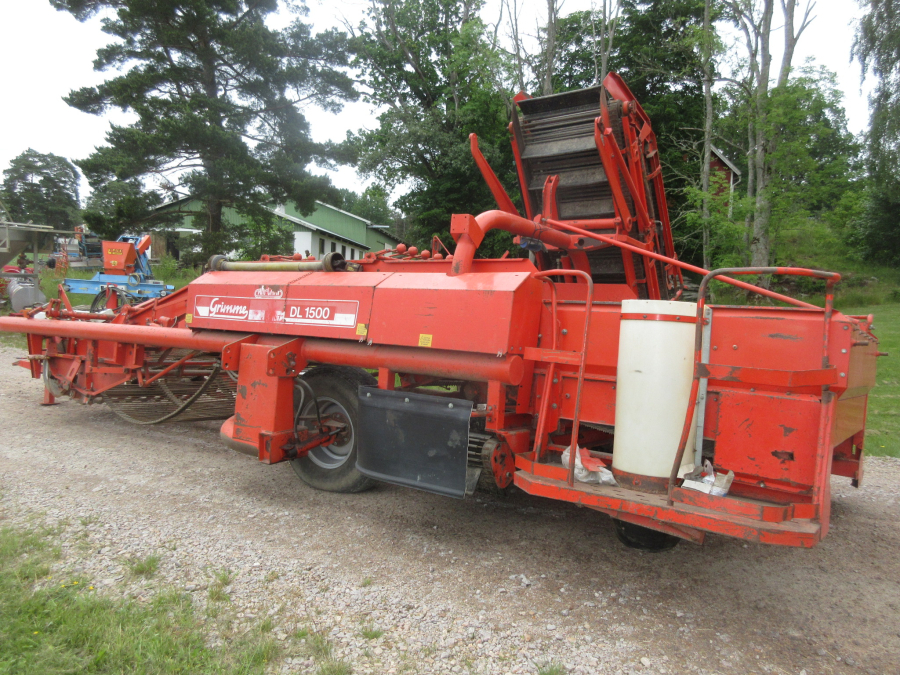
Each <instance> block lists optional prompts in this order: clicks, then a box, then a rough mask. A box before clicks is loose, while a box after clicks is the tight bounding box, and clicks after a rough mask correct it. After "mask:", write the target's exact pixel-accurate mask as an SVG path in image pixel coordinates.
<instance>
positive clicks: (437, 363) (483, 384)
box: [0, 75, 878, 548]
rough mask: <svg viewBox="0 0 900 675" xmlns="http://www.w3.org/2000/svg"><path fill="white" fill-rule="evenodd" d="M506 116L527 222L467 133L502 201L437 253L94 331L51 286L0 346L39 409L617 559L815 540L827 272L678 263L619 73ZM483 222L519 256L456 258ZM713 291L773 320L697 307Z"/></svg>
mask: <svg viewBox="0 0 900 675" xmlns="http://www.w3.org/2000/svg"><path fill="white" fill-rule="evenodd" d="M516 103H517V105H518V110H517V112H516V114H515V115H514V116H513V119H512V122H511V124H510V130H511V135H512V144H513V149H514V154H515V158H516V162H517V168H518V174H519V180H520V183H521V189H522V198H523V202H524V211H525V214H524V216H523V215H520V214H519V213H518V211H517V209H516V207H515V206H514V205H513V202H512V200H511V199H510V198H509V196H508V195H507V193H506V192H505V191H504V189H503V187H502V186H501V185H500V183H499V181H498V180H497V178H496V176H495V175H494V173H493V172H492V170H491V169H490V167H489V166H488V165H487V163H486V162H485V160H484V157H483V156H482V155H481V153H480V152H479V151H478V145H477V138H476V137H474V135H473V137H472V139H471V143H472V154H473V157H474V159H475V161H476V163H477V164H478V166H479V167H480V169H481V172H482V174H483V175H484V178H485V179H486V181H487V183H488V185H489V186H490V188H491V191H492V193H493V194H494V196H495V198H496V201H497V204H498V209H497V210H493V211H488V212H486V213H482V214H480V215H478V216H473V215H468V214H460V215H454V216H453V218H452V223H451V233H452V236H453V239H454V240H455V242H456V248H455V250H454V252H453V253H452V255H451V254H449V253H445V252H443V251H441V250H440V246H439V245H438V243H437V242H435V245H434V246H432V248H433V250H431V251H429V250H423V251H421V252H420V251H418V250H417V249H415V248H406V247H404V246H402V245H401V246H398V247H397V248H396V249H394V250H389V251H380V252H377V253H374V252H373V253H368V254H367V255H366V256H365V257H364V258H363V259H362V260H359V261H353V262H350V261H346V260H343V259H342V258H341V257H340V256H339V255H336V254H334V253H332V254H330V255H329V256H326V258H325V259H324V260H322V261H307V260H301V259H300V257H299V256H294V257H266V256H264V257H263V259H262V260H260V261H257V262H232V261H229V260H227V259H226V258H224V257H222V256H215V257H213V258H212V259H211V260H210V263H209V272H208V273H206V274H204V275H203V276H201V277H200V278H199V279H197V280H196V281H194V282H193V283H191V284H189V285H188V286H187V287H185V288H183V289H181V290H180V291H177V292H175V293H173V294H171V295H170V296H168V297H165V298H157V299H153V300H148V301H146V302H143V303H142V304H140V305H136V306H125V307H122V308H121V310H120V311H118V312H117V313H116V314H115V315H114V316H113V317H109V316H106V315H104V314H95V313H86V312H79V311H75V310H73V309H72V307H71V306H70V304H69V303H68V300H67V298H66V296H65V294H64V293H62V294H61V295H60V298H59V299H55V300H52V301H51V302H50V303H49V304H48V305H47V306H45V307H44V308H42V309H41V310H40V312H38V311H37V310H34V311H29V312H26V313H25V315H24V316H22V317H10V318H3V319H0V329H2V330H4V331H15V332H21V333H27V335H28V347H29V353H30V356H29V357H28V359H26V360H23V361H21V364H22V365H23V366H25V367H27V368H28V369H30V371H31V374H32V376H33V377H35V378H43V382H44V384H45V386H46V392H45V402H52V401H53V399H54V397H58V396H62V395H64V394H68V395H69V396H71V397H73V398H75V399H77V400H80V401H82V402H87V403H90V402H99V401H102V402H104V403H106V404H107V405H109V406H110V407H111V408H112V409H113V410H114V411H116V412H117V413H118V414H119V415H121V416H123V417H125V418H126V419H129V420H131V421H134V422H137V423H139V424H149V423H158V422H165V421H168V420H179V421H183V420H197V419H215V418H219V419H224V423H223V424H222V427H221V435H222V438H223V440H224V441H225V443H227V444H228V445H230V446H231V447H233V448H235V449H238V450H240V451H242V452H246V453H248V454H251V455H253V456H255V457H258V458H259V460H260V461H262V462H264V463H267V464H275V463H278V462H283V461H290V462H291V463H292V465H293V467H294V469H295V470H296V472H297V474H298V475H299V476H300V478H302V479H303V480H304V481H305V482H306V483H308V484H309V485H311V486H313V487H315V488H319V489H323V490H331V491H336V492H348V493H351V492H357V491H360V490H363V489H365V488H367V487H369V486H370V485H372V484H373V481H384V482H388V483H395V484H400V485H405V486H410V487H415V488H420V489H423V490H430V491H433V492H437V493H441V494H445V495H449V496H454V497H464V496H466V495H468V494H471V493H472V492H473V491H474V490H476V489H479V488H484V487H486V486H489V487H491V488H492V489H495V490H496V489H506V488H509V487H510V486H513V485H515V486H516V487H518V488H520V489H521V490H524V491H525V492H527V493H530V494H534V495H540V496H542V497H547V498H551V499H557V500H561V501H566V502H572V503H576V504H580V505H582V506H586V507H589V508H592V509H595V510H597V511H601V512H603V513H606V514H608V515H610V516H612V517H613V518H614V519H615V522H616V529H617V532H618V533H619V536H620V538H621V539H622V540H623V541H624V542H625V543H627V544H630V545H634V546H643V547H648V548H664V547H666V546H669V545H671V544H672V543H673V542H676V541H678V539H679V538H680V539H688V540H690V541H693V542H698V543H699V542H702V541H703V539H704V537H705V535H706V533H709V532H712V533H717V534H724V535H728V536H732V537H738V538H742V539H747V540H752V541H758V542H763V543H769V544H779V545H785V546H803V547H810V546H813V545H815V544H816V543H817V542H818V541H819V540H820V539H822V537H824V536H825V534H826V533H827V532H828V524H829V515H830V505H831V498H830V492H829V486H830V480H831V476H832V475H839V476H847V477H849V478H850V479H852V481H853V484H854V485H857V486H858V485H859V483H860V481H861V480H862V473H863V435H864V429H865V419H866V403H867V395H868V392H869V390H870V389H871V388H872V386H873V385H874V378H875V362H876V357H877V356H878V342H877V340H876V338H875V337H874V335H873V333H872V330H871V322H872V319H871V317H860V316H845V315H843V314H841V313H839V312H837V311H834V310H833V308H832V304H833V302H832V301H833V292H832V291H833V286H834V284H835V283H837V282H838V281H839V279H840V277H839V275H837V274H834V273H829V272H818V271H813V270H806V269H795V268H741V269H728V270H715V271H712V272H707V271H706V270H702V269H699V268H696V267H693V266H691V265H688V264H686V263H683V262H681V261H679V260H678V259H677V257H676V254H675V251H674V247H673V243H672V236H671V231H670V227H669V220H668V214H667V210H666V199H665V193H664V191H663V182H662V177H661V175H660V163H659V156H658V154H657V146H656V139H655V137H654V135H653V132H652V130H651V128H650V122H649V120H648V118H647V116H646V114H645V113H644V111H643V110H642V108H641V106H640V105H639V104H638V102H637V101H636V100H635V99H634V96H633V95H632V94H631V92H630V91H629V90H628V88H627V87H626V86H625V84H624V83H623V82H622V81H621V80H620V79H619V78H618V77H617V76H615V75H610V76H609V77H608V78H607V79H606V81H605V82H604V86H603V87H597V88H593V89H588V90H583V91H577V92H569V93H565V94H559V95H554V96H547V97H542V98H528V97H526V96H524V95H520V96H519V97H518V98H517V101H516ZM493 229H500V230H506V231H508V232H510V233H512V234H513V235H515V237H516V238H517V241H518V243H519V244H520V245H522V246H523V247H525V248H527V249H529V250H530V251H532V252H533V255H532V257H531V259H512V258H507V257H504V258H501V259H478V258H476V252H477V250H478V247H479V245H480V244H481V242H482V240H483V239H484V237H485V235H486V234H487V233H488V232H489V231H490V230H493ZM685 269H687V270H690V271H693V272H696V273H701V274H703V275H704V277H703V281H702V283H701V284H700V289H699V297H698V301H697V302H696V303H693V302H684V301H682V300H681V297H682V277H681V273H682V270H685ZM747 274H752V275H755V276H759V275H760V274H783V275H803V276H813V277H819V278H821V279H823V280H825V284H826V304H825V307H824V308H820V307H816V306H813V305H810V304H807V303H805V302H801V301H798V300H795V299H792V298H789V297H785V296H782V295H779V294H777V293H774V292H772V291H769V290H766V289H764V288H759V287H756V286H753V285H751V284H749V283H746V282H744V281H740V280H739V279H733V278H732V277H733V276H737V275H747ZM714 278H715V279H718V280H720V281H724V282H727V283H731V284H734V285H736V286H739V287H741V288H744V289H748V290H750V291H752V292H755V293H759V294H761V295H763V296H766V297H768V298H770V299H772V300H775V301H780V302H781V303H782V304H781V305H777V306H776V305H775V304H774V303H771V304H770V305H768V306H746V307H732V306H720V305H710V304H708V303H707V302H706V295H707V291H708V286H709V283H710V281H711V280H712V279H714ZM567 448H576V450H575V451H569V452H566V449H567ZM563 457H565V459H566V461H565V462H563V461H562V458H563ZM707 463H708V464H707ZM701 465H706V466H707V471H709V468H708V467H709V466H710V465H711V466H712V467H713V471H714V472H715V473H717V474H720V475H723V474H724V475H727V476H728V478H729V479H730V480H731V484H730V489H729V490H728V491H727V493H726V494H722V493H723V492H724V491H723V490H719V491H718V492H719V493H718V494H714V493H707V492H705V491H701V490H696V489H689V487H688V484H689V483H690V484H691V485H693V486H696V485H697V484H700V485H702V484H704V483H703V481H702V480H698V481H692V480H691V481H686V480H685V474H686V472H690V475H689V476H688V478H699V477H700V476H699V473H698V471H697V469H694V467H699V466H701ZM607 470H610V471H611V474H612V476H611V477H610V476H609V474H608V473H607ZM585 475H586V476H587V478H585ZM597 475H603V476H604V479H603V481H602V482H586V481H588V479H590V478H591V476H597ZM611 478H614V479H615V480H614V481H613V480H612V479H611ZM582 479H583V480H582Z"/></svg>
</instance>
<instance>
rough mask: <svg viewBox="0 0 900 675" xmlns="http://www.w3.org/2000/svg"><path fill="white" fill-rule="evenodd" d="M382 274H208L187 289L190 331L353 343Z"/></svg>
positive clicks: (364, 322)
mask: <svg viewBox="0 0 900 675" xmlns="http://www.w3.org/2000/svg"><path fill="white" fill-rule="evenodd" d="M389 276H390V274H388V273H384V272H356V273H353V274H339V273H337V274H336V273H331V272H210V273H209V274H206V275H204V276H202V277H200V278H199V279H197V280H196V281H195V282H194V283H192V284H191V285H190V286H189V287H188V288H189V291H188V292H189V298H188V317H189V318H190V320H189V322H188V324H189V325H190V327H191V328H213V329H218V330H232V331H234V330H241V331H246V330H252V331H256V332H260V333H276V334H282V335H302V336H309V337H328V338H343V339H348V340H359V339H360V337H361V336H365V330H366V329H365V326H366V325H367V324H368V323H369V314H370V312H371V310H372V294H373V292H374V289H375V286H377V285H378V284H379V283H380V282H381V281H383V280H384V279H386V278H387V277H389Z"/></svg>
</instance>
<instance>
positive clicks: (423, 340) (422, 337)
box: [419, 333, 431, 347]
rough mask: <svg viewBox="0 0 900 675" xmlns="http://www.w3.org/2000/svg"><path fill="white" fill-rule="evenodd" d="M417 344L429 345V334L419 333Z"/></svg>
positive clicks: (421, 345)
mask: <svg viewBox="0 0 900 675" xmlns="http://www.w3.org/2000/svg"><path fill="white" fill-rule="evenodd" d="M419 346H420V347H430V346H431V336H430V335H427V334H425V333H420V334H419Z"/></svg>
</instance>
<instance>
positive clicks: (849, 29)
mask: <svg viewBox="0 0 900 675" xmlns="http://www.w3.org/2000/svg"><path fill="white" fill-rule="evenodd" d="M524 4H525V5H527V6H528V9H526V10H525V12H526V14H525V15H524V16H523V19H522V26H523V28H526V29H528V30H531V31H532V32H534V26H536V25H537V22H538V21H539V20H540V12H541V11H542V10H543V9H544V7H545V6H546V5H545V3H543V2H528V1H527V0H525V2H524ZM595 4H597V3H596V2H595ZM308 5H309V8H310V20H311V21H312V22H313V24H314V25H315V26H316V28H319V29H323V28H326V27H328V26H333V25H340V24H341V21H342V20H343V19H344V18H347V19H349V20H350V21H351V23H353V24H356V23H358V22H359V20H360V18H361V17H362V13H363V10H364V8H365V6H366V5H367V3H366V2H364V1H362V0H353V1H341V0H332V1H330V2H321V1H320V0H309V2H308ZM590 6H591V2H590V0H587V1H585V0H566V2H565V4H564V5H563V14H568V13H569V12H572V11H575V10H580V9H587V8H589V7H590ZM499 7H500V0H488V2H487V5H486V7H485V10H484V13H483V17H484V19H485V21H487V22H490V23H493V22H495V21H496V20H497V16H498V13H499ZM814 14H815V16H816V18H815V20H814V21H813V23H812V25H811V26H810V27H809V28H808V29H807V31H806V32H805V33H804V34H803V36H802V38H801V39H800V42H799V44H798V47H797V50H796V52H795V56H794V64H795V65H802V64H803V62H804V60H805V59H806V58H807V57H812V58H813V59H815V61H816V63H817V64H821V65H824V66H826V67H827V68H829V69H830V70H833V71H835V72H836V73H837V75H838V82H839V85H840V87H841V89H842V90H843V91H844V94H845V96H844V105H845V107H846V109H847V116H848V120H849V126H850V130H851V131H853V132H854V133H858V132H860V131H863V130H864V129H865V128H866V126H867V122H868V106H867V94H868V92H869V90H870V89H871V84H872V83H871V81H870V80H869V81H867V82H866V83H865V85H866V86H865V88H864V89H863V88H861V86H860V69H859V66H858V65H857V64H856V63H851V62H850V48H851V45H852V42H853V33H854V24H853V21H854V19H855V18H856V17H858V16H859V15H860V10H859V8H858V6H857V5H856V3H855V2H854V1H853V0H818V1H817V2H816V6H815V12H814ZM779 15H780V11H778V9H777V3H776V24H777V19H778V16H779ZM108 42H109V37H108V36H107V35H106V34H104V33H103V32H102V31H101V30H100V22H99V20H98V19H96V18H95V19H92V20H90V21H88V22H86V23H79V22H78V21H76V20H75V19H74V18H73V17H72V16H71V15H70V14H68V13H65V12H57V11H56V10H54V9H53V8H52V7H51V6H50V4H49V2H47V1H46V0H19V1H13V0H6V2H3V3H2V8H0V63H2V64H3V68H2V71H0V90H2V92H3V104H2V107H0V120H2V122H3V124H2V133H0V170H2V169H5V168H7V167H8V165H9V161H10V160H11V159H13V158H14V157H16V156H17V155H19V154H20V153H22V152H23V151H24V150H26V149H27V148H33V149H35V150H37V151H38V152H44V153H54V154H57V155H62V156H64V157H68V158H70V159H81V158H84V157H86V156H87V155H89V154H90V153H91V152H92V151H93V149H94V148H95V147H96V146H98V145H101V144H102V143H103V140H104V134H105V132H106V130H107V129H108V128H109V123H110V122H111V121H112V122H119V123H121V122H122V121H123V120H125V119H127V118H126V117H124V116H123V115H122V114H121V113H119V112H117V111H113V112H111V113H110V114H109V115H107V116H106V117H96V116H94V115H88V114H85V113H82V112H79V111H77V110H75V109H74V108H70V107H69V106H67V105H66V104H65V103H64V102H63V101H62V97H63V96H65V95H66V94H67V93H68V92H69V91H70V90H72V89H76V88H79V87H83V86H88V85H95V84H98V83H100V82H102V81H103V80H104V79H105V77H106V75H107V74H105V73H97V72H94V70H93V66H92V62H93V59H94V57H95V53H96V51H97V49H98V48H99V47H102V46H104V45H105V44H107V43H108ZM773 43H774V44H775V45H780V43H781V37H780V36H776V37H775V39H773ZM778 58H780V57H778ZM777 63H778V61H777V60H776V66H775V68H773V72H775V73H777ZM305 112H306V114H307V117H308V118H309V120H310V123H311V126H312V131H313V138H314V139H315V140H317V141H324V140H327V139H332V140H341V139H343V138H344V137H345V135H346V132H347V131H348V130H357V129H359V128H361V127H372V126H374V125H375V124H376V120H375V119H374V115H373V111H372V110H371V108H369V107H368V106H366V105H365V104H363V103H355V104H351V105H348V106H346V107H345V109H344V111H343V112H341V113H340V114H337V115H334V114H331V113H325V112H323V111H321V110H318V109H315V108H310V109H307V110H306V111H305ZM327 173H328V174H329V175H330V176H331V178H332V181H333V182H334V183H335V184H336V185H337V186H338V187H345V188H350V189H354V190H357V191H358V190H359V189H360V185H361V181H360V179H359V177H357V175H356V173H355V171H354V170H353V169H352V168H349V167H345V168H342V169H340V170H338V171H336V172H327ZM84 187H85V191H86V188H87V185H86V184H85V185H84ZM84 196H85V195H84V194H82V198H83V197H84Z"/></svg>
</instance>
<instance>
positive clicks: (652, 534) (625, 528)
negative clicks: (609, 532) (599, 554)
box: [613, 519, 681, 552]
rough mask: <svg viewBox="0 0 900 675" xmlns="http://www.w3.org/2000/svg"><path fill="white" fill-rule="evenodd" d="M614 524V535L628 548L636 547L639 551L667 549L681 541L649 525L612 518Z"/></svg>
mask: <svg viewBox="0 0 900 675" xmlns="http://www.w3.org/2000/svg"><path fill="white" fill-rule="evenodd" d="M613 523H615V526H616V536H617V537H618V538H619V541H621V542H622V543H623V544H625V545H626V546H627V547H628V548H636V549H638V550H641V551H653V552H659V551H667V550H669V549H670V548H675V546H677V545H678V542H679V541H681V540H680V539H679V538H678V537H673V536H672V535H671V534H666V533H665V532H659V531H657V530H651V529H650V528H649V527H641V526H640V525H635V524H633V523H626V522H625V521H624V520H616V519H614V520H613Z"/></svg>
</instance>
